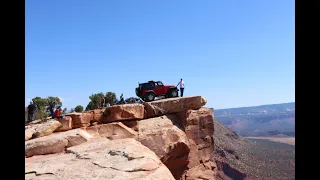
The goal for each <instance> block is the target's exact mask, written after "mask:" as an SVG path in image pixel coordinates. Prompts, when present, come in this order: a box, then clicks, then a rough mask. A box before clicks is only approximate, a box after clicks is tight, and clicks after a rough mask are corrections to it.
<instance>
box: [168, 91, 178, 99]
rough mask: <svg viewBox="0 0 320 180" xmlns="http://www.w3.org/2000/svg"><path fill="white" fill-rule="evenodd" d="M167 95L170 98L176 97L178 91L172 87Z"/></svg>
mask: <svg viewBox="0 0 320 180" xmlns="http://www.w3.org/2000/svg"><path fill="white" fill-rule="evenodd" d="M168 96H169V97H170V98H172V97H178V91H177V90H175V89H172V90H170V91H169V93H168Z"/></svg>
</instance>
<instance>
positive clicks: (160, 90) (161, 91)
mask: <svg viewBox="0 0 320 180" xmlns="http://www.w3.org/2000/svg"><path fill="white" fill-rule="evenodd" d="M155 85H156V91H157V92H156V93H157V95H159V94H161V95H163V94H165V89H164V86H163V84H162V82H156V83H155Z"/></svg>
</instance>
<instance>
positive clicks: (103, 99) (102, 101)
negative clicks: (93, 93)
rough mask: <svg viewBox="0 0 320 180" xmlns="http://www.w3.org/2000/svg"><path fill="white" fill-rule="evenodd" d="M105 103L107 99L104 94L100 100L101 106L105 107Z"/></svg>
mask: <svg viewBox="0 0 320 180" xmlns="http://www.w3.org/2000/svg"><path fill="white" fill-rule="evenodd" d="M105 103H106V99H105V97H104V96H102V97H101V101H100V108H103V107H104V106H105Z"/></svg>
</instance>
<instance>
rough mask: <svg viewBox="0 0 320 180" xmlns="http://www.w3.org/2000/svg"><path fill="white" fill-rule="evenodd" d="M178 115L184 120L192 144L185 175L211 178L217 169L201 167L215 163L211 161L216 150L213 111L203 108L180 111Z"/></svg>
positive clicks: (194, 177) (192, 177)
mask: <svg viewBox="0 0 320 180" xmlns="http://www.w3.org/2000/svg"><path fill="white" fill-rule="evenodd" d="M177 115H178V116H179V119H181V120H182V121H183V124H184V125H183V126H184V130H185V133H186V136H187V137H188V139H189V145H190V153H189V164H188V168H189V170H188V171H186V172H185V173H184V175H183V177H189V178H187V179H201V178H205V179H210V178H208V177H212V174H214V170H215V169H214V168H211V166H210V167H209V168H207V169H201V168H202V167H203V166H204V165H208V164H210V163H211V164H212V163H213V162H212V161H211V158H212V156H213V150H214V139H213V134H214V124H213V112H212V111H211V110H210V109H208V108H201V109H199V110H187V111H185V112H180V113H178V114H177ZM212 178H213V177H212ZM212 178H211V179H212Z"/></svg>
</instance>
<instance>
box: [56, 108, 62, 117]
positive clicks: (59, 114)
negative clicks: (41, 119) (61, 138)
mask: <svg viewBox="0 0 320 180" xmlns="http://www.w3.org/2000/svg"><path fill="white" fill-rule="evenodd" d="M59 116H61V112H60V109H57V110H56V112H54V117H55V118H58V117H59Z"/></svg>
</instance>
